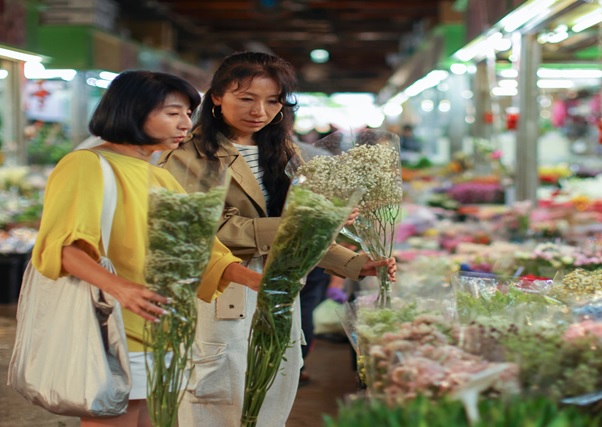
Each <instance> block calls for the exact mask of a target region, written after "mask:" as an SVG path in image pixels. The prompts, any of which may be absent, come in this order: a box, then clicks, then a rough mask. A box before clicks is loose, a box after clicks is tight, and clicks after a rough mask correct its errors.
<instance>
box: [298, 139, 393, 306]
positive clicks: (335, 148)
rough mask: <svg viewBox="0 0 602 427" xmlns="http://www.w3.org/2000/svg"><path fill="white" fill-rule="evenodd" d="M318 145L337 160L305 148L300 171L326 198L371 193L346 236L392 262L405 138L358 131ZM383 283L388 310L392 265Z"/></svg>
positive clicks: (381, 301)
mask: <svg viewBox="0 0 602 427" xmlns="http://www.w3.org/2000/svg"><path fill="white" fill-rule="evenodd" d="M314 147H315V148H318V149H321V150H324V151H327V152H329V153H332V154H335V155H336V156H335V157H323V156H315V155H313V153H311V152H304V151H303V150H302V157H303V159H302V160H303V161H304V162H305V163H304V164H301V165H300V167H299V172H300V173H302V174H304V175H305V176H307V177H308V178H310V179H311V181H312V185H314V186H315V188H319V189H320V191H323V192H324V194H326V193H329V194H332V195H336V194H337V193H338V192H341V191H348V189H350V188H356V187H357V186H361V187H363V188H364V189H365V192H364V194H363V196H362V198H361V200H360V202H359V205H358V207H359V210H360V215H359V216H358V217H357V218H356V220H355V222H354V223H353V224H352V225H349V226H346V227H344V228H343V230H342V233H343V234H344V235H346V236H347V237H349V238H351V239H353V240H355V241H357V242H358V243H359V244H360V245H361V247H362V249H363V250H364V251H365V252H366V253H368V254H369V255H370V256H371V257H372V258H373V259H386V258H390V257H391V255H392V253H393V245H394V243H395V231H396V225H397V223H398V222H399V221H400V219H401V216H400V213H401V199H402V195H403V189H402V180H401V163H400V157H399V136H397V135H396V134H394V133H391V132H388V131H382V130H375V129H366V130H361V131H358V132H356V133H352V132H342V131H337V132H334V133H332V134H330V135H328V136H326V137H325V138H322V139H321V140H319V141H317V142H316V143H315V144H314ZM308 154H310V155H308ZM378 279H379V294H378V298H377V301H376V303H377V305H378V306H380V307H385V306H388V305H390V303H391V283H390V281H389V277H388V273H387V267H386V266H383V267H380V268H379V269H378Z"/></svg>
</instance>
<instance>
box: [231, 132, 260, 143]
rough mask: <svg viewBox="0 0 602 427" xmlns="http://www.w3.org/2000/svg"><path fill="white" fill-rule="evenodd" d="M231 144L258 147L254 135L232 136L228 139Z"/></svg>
mask: <svg viewBox="0 0 602 427" xmlns="http://www.w3.org/2000/svg"><path fill="white" fill-rule="evenodd" d="M228 139H229V140H230V141H231V142H233V143H235V144H239V145H257V143H256V142H255V140H254V139H253V134H247V135H232V136H230V138H228Z"/></svg>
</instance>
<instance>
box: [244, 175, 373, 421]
mask: <svg viewBox="0 0 602 427" xmlns="http://www.w3.org/2000/svg"><path fill="white" fill-rule="evenodd" d="M360 196H361V190H358V189H351V190H350V191H349V192H348V193H347V194H343V193H339V196H338V197H326V196H324V195H323V194H320V192H317V191H313V190H312V189H311V188H310V185H309V180H308V179H307V178H306V177H304V176H301V175H297V176H296V177H295V178H294V179H293V181H292V183H291V186H290V188H289V191H288V195H287V199H286V204H285V208H284V211H283V213H282V220H281V222H280V225H279V227H278V231H277V232H276V236H275V237H274V241H273V243H272V249H271V250H270V253H269V255H268V258H267V261H266V265H265V268H264V274H263V278H262V281H261V286H260V289H259V292H258V295H257V309H256V311H255V314H254V316H253V322H252V326H251V332H250V336H249V351H248V355H247V371H246V378H245V394H244V404H243V413H242V417H241V425H242V426H243V427H250V426H256V425H257V418H258V415H259V411H260V409H261V406H262V404H263V401H264V399H265V396H266V393H267V391H268V389H269V388H270V387H271V385H272V383H273V382H274V379H275V377H276V375H277V374H278V371H279V369H280V362H281V361H282V358H283V355H284V352H285V350H286V349H287V348H288V347H289V346H290V345H291V344H292V343H291V342H290V336H291V327H292V321H293V304H294V301H295V299H296V298H297V296H298V294H299V291H300V290H301V287H302V286H303V285H302V283H303V279H304V278H305V276H306V275H307V273H308V272H309V271H310V270H311V269H312V268H313V267H314V266H315V265H316V264H317V263H318V261H319V260H320V259H321V258H322V257H323V256H324V255H325V253H326V251H327V250H328V248H329V247H330V245H331V244H332V242H333V241H334V239H335V237H336V235H337V234H338V233H339V231H340V229H341V227H342V226H343V223H344V222H345V220H346V219H347V218H348V217H349V215H350V213H351V211H352V209H353V207H354V206H355V205H356V204H357V202H358V200H359V197H360ZM296 345H298V343H296Z"/></svg>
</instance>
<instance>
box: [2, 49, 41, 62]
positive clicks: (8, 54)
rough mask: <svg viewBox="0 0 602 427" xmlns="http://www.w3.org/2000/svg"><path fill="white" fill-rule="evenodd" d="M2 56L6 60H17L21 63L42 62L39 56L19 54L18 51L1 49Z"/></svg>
mask: <svg viewBox="0 0 602 427" xmlns="http://www.w3.org/2000/svg"><path fill="white" fill-rule="evenodd" d="M0 56H2V57H4V58H10V59H16V60H19V61H33V62H42V57H41V56H38V55H31V54H29V53H23V52H18V51H16V50H11V49H5V48H2V47H0Z"/></svg>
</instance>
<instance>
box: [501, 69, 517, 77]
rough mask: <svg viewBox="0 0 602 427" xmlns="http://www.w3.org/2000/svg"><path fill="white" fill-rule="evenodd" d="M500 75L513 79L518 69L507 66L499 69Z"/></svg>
mask: <svg viewBox="0 0 602 427" xmlns="http://www.w3.org/2000/svg"><path fill="white" fill-rule="evenodd" d="M500 76H501V77H503V78H505V79H515V78H517V77H518V70H515V69H513V68H507V69H505V70H500Z"/></svg>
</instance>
